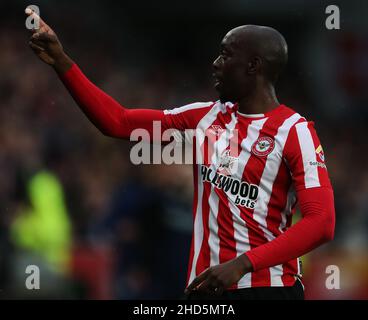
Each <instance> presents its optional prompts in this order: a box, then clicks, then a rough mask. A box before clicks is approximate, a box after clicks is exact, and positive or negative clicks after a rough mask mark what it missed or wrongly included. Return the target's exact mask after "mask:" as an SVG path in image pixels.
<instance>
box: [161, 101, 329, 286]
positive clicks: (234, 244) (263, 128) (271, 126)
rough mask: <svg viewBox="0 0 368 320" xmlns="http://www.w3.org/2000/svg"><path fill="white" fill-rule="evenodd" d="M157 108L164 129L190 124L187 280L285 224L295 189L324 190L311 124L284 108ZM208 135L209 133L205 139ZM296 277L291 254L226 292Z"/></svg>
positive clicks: (271, 235) (325, 182) (202, 105)
mask: <svg viewBox="0 0 368 320" xmlns="http://www.w3.org/2000/svg"><path fill="white" fill-rule="evenodd" d="M164 113H165V115H166V117H165V120H166V122H167V124H166V127H168V128H176V129H179V130H184V129H188V128H191V129H197V130H196V142H195V157H196V162H195V164H194V183H195V194H194V204H193V215H194V230H193V238H192V245H191V252H190V261H189V270H188V277H187V284H190V283H191V282H192V281H193V280H194V278H195V277H196V276H197V275H199V274H200V273H201V272H202V271H204V270H205V269H207V268H208V267H210V266H214V265H217V264H220V263H224V262H226V261H229V260H231V259H233V258H236V257H237V256H239V255H241V254H243V253H245V252H247V251H250V250H251V249H253V248H256V247H258V246H260V245H262V244H264V243H266V242H269V241H271V240H273V239H275V238H276V237H278V236H279V235H280V234H282V233H283V232H284V231H285V230H286V229H287V228H288V227H289V226H290V225H291V220H292V214H293V211H294V208H295V204H296V191H299V190H301V189H307V188H313V187H320V186H327V187H330V181H329V178H328V174H327V170H326V167H325V165H324V155H323V151H322V147H321V146H320V142H319V139H318V137H317V135H316V132H315V130H314V128H313V123H311V122H307V121H306V119H305V118H303V117H302V116H301V115H299V114H298V113H296V112H295V111H293V110H292V109H290V108H288V107H286V106H285V105H280V106H279V107H277V108H276V109H274V110H272V111H270V112H267V113H266V114H261V115H245V114H241V113H239V112H238V110H237V105H236V104H235V105H233V104H231V103H225V104H223V103H221V102H220V101H217V102H215V103H212V102H210V103H194V104H191V105H187V106H184V107H181V108H176V109H173V110H165V111H164ZM198 132H203V133H204V134H206V136H208V137H209V139H204V138H203V136H201V135H200V134H198ZM211 132H212V134H213V135H215V136H216V137H214V139H213V140H212V141H211ZM234 132H235V134H233V133H234ZM234 141H235V142H234ZM234 143H236V144H237V146H238V148H234V146H233V144H234ZM230 149H235V154H231V151H229V150H230ZM318 149H319V150H318ZM212 155H214V156H212ZM317 157H318V159H317ZM223 163H225V168H224V166H223ZM299 274H300V268H299V261H298V259H294V260H291V261H288V262H285V263H283V264H280V265H276V266H273V267H269V268H265V269H261V270H258V271H255V272H252V273H248V274H246V275H245V276H244V277H243V278H241V279H240V280H239V282H238V283H237V284H235V285H234V286H233V287H231V288H230V289H235V288H247V287H259V286H291V285H293V284H294V282H295V276H296V275H299Z"/></svg>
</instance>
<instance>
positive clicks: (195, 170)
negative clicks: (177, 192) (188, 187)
mask: <svg viewBox="0 0 368 320" xmlns="http://www.w3.org/2000/svg"><path fill="white" fill-rule="evenodd" d="M195 146H196V137H193V183H194V194H193V209H192V212H193V230H194V221H195V218H196V214H197V205H198V165H196V161H195V159H196V148H195ZM194 241H195V234H194V232H193V233H192V242H191V244H190V253H189V262H188V268H187V286H188V285H189V279H190V274H191V272H192V264H193V257H194Z"/></svg>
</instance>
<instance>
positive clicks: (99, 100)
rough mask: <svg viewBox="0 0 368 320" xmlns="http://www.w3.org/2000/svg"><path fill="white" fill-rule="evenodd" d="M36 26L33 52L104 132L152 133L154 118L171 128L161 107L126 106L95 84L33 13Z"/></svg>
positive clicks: (124, 134)
mask: <svg viewBox="0 0 368 320" xmlns="http://www.w3.org/2000/svg"><path fill="white" fill-rule="evenodd" d="M26 14H28V15H31V16H33V17H34V18H36V19H39V29H37V30H32V31H33V34H32V36H31V39H30V41H29V45H30V47H31V48H32V50H33V51H34V52H35V54H36V55H37V56H38V57H39V58H40V59H41V60H42V61H43V62H45V63H47V64H48V65H50V66H52V67H53V68H54V70H55V71H56V72H57V74H58V75H59V77H60V79H61V80H62V82H63V83H64V85H65V87H66V88H67V89H68V90H69V92H70V94H71V95H72V96H73V98H74V100H75V101H76V102H77V104H78V105H79V107H80V108H81V110H82V111H83V112H84V113H85V115H86V116H87V117H88V118H89V119H90V120H91V121H92V122H93V124H94V125H95V126H96V127H97V128H98V129H99V130H100V131H101V132H102V133H103V134H105V135H108V136H112V137H119V138H124V139H128V138H129V137H130V134H131V132H132V131H133V130H134V129H137V128H142V129H146V130H147V131H149V132H150V134H151V136H152V123H153V121H161V124H162V126H163V129H166V127H167V126H171V127H174V126H175V124H174V123H170V122H169V120H170V119H168V117H167V116H166V115H165V113H164V111H163V110H155V109H127V108H125V107H123V106H122V105H121V104H119V103H118V102H117V101H116V100H114V99H113V98H112V97H110V96H109V95H108V94H106V93H105V92H103V91H102V90H101V89H99V88H98V87H97V86H95V85H94V84H93V83H92V82H91V81H90V80H88V78H87V77H86V76H85V75H84V74H83V73H82V71H81V70H80V69H79V67H78V66H77V65H76V64H75V62H74V61H73V60H72V59H71V58H70V57H69V56H68V55H67V54H66V53H65V52H64V49H63V46H62V45H61V43H60V41H59V39H58V37H57V35H56V33H55V32H54V31H53V30H52V29H51V28H50V26H48V25H47V24H46V23H45V22H44V21H43V20H42V19H41V18H40V17H38V16H37V14H36V13H34V12H32V11H31V10H30V9H26Z"/></svg>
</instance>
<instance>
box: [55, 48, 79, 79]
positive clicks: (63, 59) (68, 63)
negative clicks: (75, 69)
mask: <svg viewBox="0 0 368 320" xmlns="http://www.w3.org/2000/svg"><path fill="white" fill-rule="evenodd" d="M73 64H74V61H73V60H72V59H71V58H70V57H69V56H68V55H67V54H65V53H64V52H63V53H62V54H61V55H60V56H59V57H58V58H56V59H55V63H54V65H53V68H54V70H55V71H56V72H57V74H58V75H64V74H65V73H66V72H67V71H68V70H69V69H70V68H71V67H72V65H73Z"/></svg>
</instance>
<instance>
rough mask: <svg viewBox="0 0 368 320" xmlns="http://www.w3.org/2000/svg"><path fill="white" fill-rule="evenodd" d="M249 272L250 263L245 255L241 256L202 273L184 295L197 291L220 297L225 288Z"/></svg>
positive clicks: (250, 269) (250, 268)
mask: <svg viewBox="0 0 368 320" xmlns="http://www.w3.org/2000/svg"><path fill="white" fill-rule="evenodd" d="M251 271H252V264H251V262H250V261H249V259H248V257H247V256H246V255H245V254H242V255H240V256H239V257H237V258H235V259H232V260H230V261H228V262H225V263H222V264H219V265H217V266H213V267H210V268H208V269H206V270H205V271H203V272H202V273H201V274H200V275H198V276H197V277H196V278H195V279H194V280H193V281H192V283H191V284H190V285H189V286H188V287H187V288H186V289H185V294H189V293H190V292H191V291H193V290H198V291H201V292H205V293H207V294H215V295H221V294H222V293H223V291H224V290H225V289H226V288H229V287H230V286H231V285H232V284H234V283H236V282H238V281H239V280H240V279H241V278H242V277H243V276H244V275H245V274H246V273H248V272H251Z"/></svg>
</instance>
